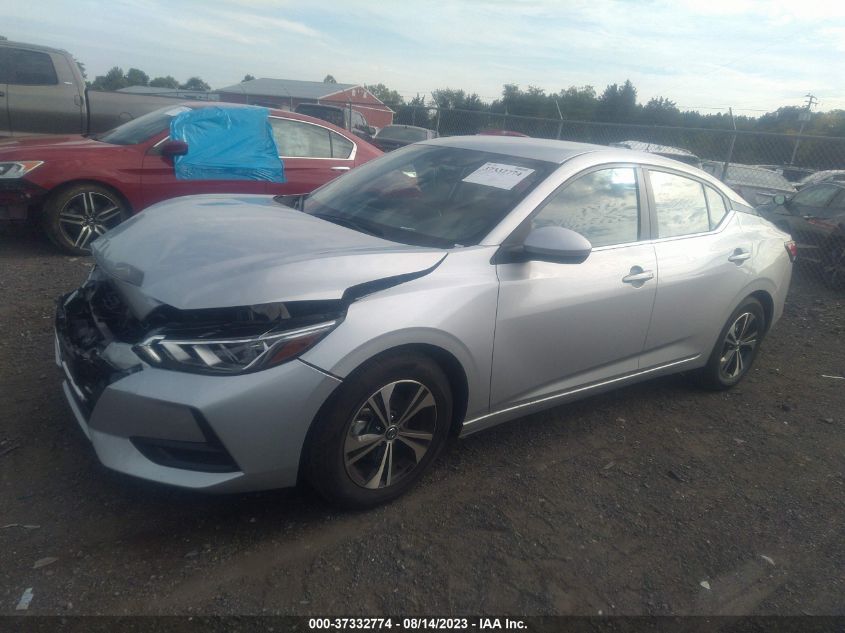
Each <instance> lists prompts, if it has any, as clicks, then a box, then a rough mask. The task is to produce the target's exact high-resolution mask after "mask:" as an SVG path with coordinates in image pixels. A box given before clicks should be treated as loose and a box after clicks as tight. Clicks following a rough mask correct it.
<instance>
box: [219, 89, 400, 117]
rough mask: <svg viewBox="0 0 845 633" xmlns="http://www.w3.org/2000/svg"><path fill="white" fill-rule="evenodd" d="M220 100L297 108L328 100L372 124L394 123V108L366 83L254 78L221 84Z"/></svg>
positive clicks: (326, 102)
mask: <svg viewBox="0 0 845 633" xmlns="http://www.w3.org/2000/svg"><path fill="white" fill-rule="evenodd" d="M217 92H218V93H219V94H220V101H228V102H229V103H248V104H250V105H261V106H265V107H268V108H283V109H290V110H293V109H294V108H296V106H298V105H299V104H300V103H324V104H330V105H337V106H341V107H351V108H352V109H353V110H357V111H358V112H360V113H361V115H362V116H363V117H364V118H365V119H366V120H367V123H369V124H370V125H372V126H375V127H377V128H382V127H384V126H385V125H390V124H391V123H393V110H391V109H390V108H389V107H387V106H386V105H385V104H384V103H382V102H381V101H379V100H378V99H376V97H375V96H374V95H373V93H371V92H370V91H369V90H367V89H366V88H364V86H361V85H358V84H332V83H324V82H322V81H297V80H293V79H267V78H261V79H252V80H250V81H244V82H242V83H239V84H235V85H233V86H227V87H225V88H220V89H219V90H218V91H217Z"/></svg>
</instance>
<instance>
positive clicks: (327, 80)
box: [323, 75, 337, 84]
mask: <svg viewBox="0 0 845 633" xmlns="http://www.w3.org/2000/svg"><path fill="white" fill-rule="evenodd" d="M323 83H324V84H336V83H337V79H335V78H334V75H326V76H325V77H323Z"/></svg>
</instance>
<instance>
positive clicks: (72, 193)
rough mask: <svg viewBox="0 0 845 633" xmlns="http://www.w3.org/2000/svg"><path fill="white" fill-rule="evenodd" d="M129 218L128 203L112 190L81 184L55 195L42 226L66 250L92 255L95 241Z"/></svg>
mask: <svg viewBox="0 0 845 633" xmlns="http://www.w3.org/2000/svg"><path fill="white" fill-rule="evenodd" d="M127 217H129V209H128V207H127V206H126V203H125V202H123V200H122V199H121V198H120V196H118V195H117V194H116V193H115V192H113V191H112V190H111V189H107V188H106V187H102V186H100V185H95V184H93V183H91V184H80V185H75V186H73V187H68V188H67V189H62V190H59V191H57V192H55V193H53V194H52V195H51V196H50V197H49V198H48V199H47V202H46V203H45V204H44V211H43V214H42V225H43V227H44V231H45V232H46V233H47V236H48V237H49V238H50V240H52V241H53V243H55V244H56V246H58V247H59V248H61V249H62V250H65V251H67V252H69V253H73V254H74V255H88V254H89V253H90V252H91V242H93V241H94V240H95V239H96V238H98V237H99V236H100V235H103V234H104V233H106V231H109V230H110V229H113V228H114V227H116V226H117V225H118V224H120V223H121V222H123V220H125V219H126V218H127Z"/></svg>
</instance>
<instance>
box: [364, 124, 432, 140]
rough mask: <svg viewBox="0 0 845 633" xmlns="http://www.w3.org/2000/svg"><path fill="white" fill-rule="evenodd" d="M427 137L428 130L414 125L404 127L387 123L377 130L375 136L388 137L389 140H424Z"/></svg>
mask: <svg viewBox="0 0 845 633" xmlns="http://www.w3.org/2000/svg"><path fill="white" fill-rule="evenodd" d="M427 137H428V130H422V129H420V128H415V127H404V126H399V125H388V126H387V127H385V128H382V129H381V130H379V133H378V134H376V138H379V139H388V140H390V141H410V142H411V143H414V142H416V141H424V140H426V138H427Z"/></svg>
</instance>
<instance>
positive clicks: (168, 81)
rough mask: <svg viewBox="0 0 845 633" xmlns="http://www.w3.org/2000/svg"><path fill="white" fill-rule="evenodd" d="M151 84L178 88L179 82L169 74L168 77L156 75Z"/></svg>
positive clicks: (157, 86)
mask: <svg viewBox="0 0 845 633" xmlns="http://www.w3.org/2000/svg"><path fill="white" fill-rule="evenodd" d="M149 85H150V86H152V87H153V88H178V87H179V82H178V81H176V79H174V78H173V77H171V76H170V75H167V77H156V78H155V79H153V80H152V81H151V82H150V83H149Z"/></svg>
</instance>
